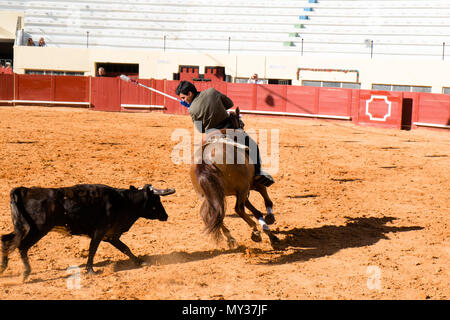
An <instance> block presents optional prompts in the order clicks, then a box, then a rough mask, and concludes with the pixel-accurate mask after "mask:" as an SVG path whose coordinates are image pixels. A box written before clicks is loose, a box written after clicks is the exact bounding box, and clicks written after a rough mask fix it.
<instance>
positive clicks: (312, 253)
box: [256, 217, 423, 264]
mask: <svg viewBox="0 0 450 320" xmlns="http://www.w3.org/2000/svg"><path fill="white" fill-rule="evenodd" d="M346 219H348V221H347V223H346V224H345V225H343V226H322V227H319V228H310V229H305V228H293V229H290V230H287V231H277V232H274V233H275V234H276V235H278V236H279V238H280V241H279V243H278V244H277V245H276V247H275V248H274V250H273V251H272V253H273V255H274V257H273V258H270V259H267V260H266V261H264V262H262V264H285V263H292V262H297V261H308V260H310V259H315V258H320V257H324V256H329V255H333V254H335V253H336V252H338V251H339V250H341V249H346V248H358V247H365V246H371V245H374V244H376V243H377V242H378V241H380V240H381V239H389V238H388V236H387V234H388V233H396V232H406V231H414V230H422V229H423V227H420V226H410V227H395V226H387V225H386V224H387V223H390V222H393V221H394V220H396V218H393V217H382V218H374V217H371V218H349V217H346ZM282 236H284V237H282ZM257 253H258V251H256V254H257ZM264 253H266V254H267V252H264Z"/></svg>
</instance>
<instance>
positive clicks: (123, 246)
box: [105, 239, 144, 266]
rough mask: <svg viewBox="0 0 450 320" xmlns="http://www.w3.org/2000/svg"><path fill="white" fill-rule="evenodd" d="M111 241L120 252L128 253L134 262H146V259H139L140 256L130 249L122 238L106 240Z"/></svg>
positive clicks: (139, 263)
mask: <svg viewBox="0 0 450 320" xmlns="http://www.w3.org/2000/svg"><path fill="white" fill-rule="evenodd" d="M105 241H107V242H109V243H111V244H112V245H113V246H114V247H115V248H117V249H118V250H119V251H120V252H122V253H124V254H126V255H127V256H128V257H129V258H130V259H131V260H133V262H134V263H135V264H136V265H138V266H140V265H142V264H143V263H144V261H143V260H142V259H139V258H138V257H136V256H135V255H134V254H133V253H132V252H131V250H130V248H128V246H127V245H126V244H125V243H123V242H122V241H120V239H108V240H105Z"/></svg>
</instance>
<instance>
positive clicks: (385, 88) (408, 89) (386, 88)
mask: <svg viewBox="0 0 450 320" xmlns="http://www.w3.org/2000/svg"><path fill="white" fill-rule="evenodd" d="M372 90H382V91H401V92H431V87H424V86H406V85H395V84H373V85H372Z"/></svg>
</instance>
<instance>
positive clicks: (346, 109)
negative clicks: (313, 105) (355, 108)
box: [318, 88, 352, 117]
mask: <svg viewBox="0 0 450 320" xmlns="http://www.w3.org/2000/svg"><path fill="white" fill-rule="evenodd" d="M351 106H352V90H350V89H336V88H320V89H319V110H318V114H319V115H322V116H330V117H336V116H338V117H339V116H342V117H350V116H351Z"/></svg>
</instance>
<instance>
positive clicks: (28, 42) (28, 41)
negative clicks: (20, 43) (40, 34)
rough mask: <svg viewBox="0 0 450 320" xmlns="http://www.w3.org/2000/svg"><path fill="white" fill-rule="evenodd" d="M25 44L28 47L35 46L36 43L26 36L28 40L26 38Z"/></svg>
mask: <svg viewBox="0 0 450 320" xmlns="http://www.w3.org/2000/svg"><path fill="white" fill-rule="evenodd" d="M27 46H28V47H34V46H36V45H35V44H34V41H33V38H28V40H27Z"/></svg>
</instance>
